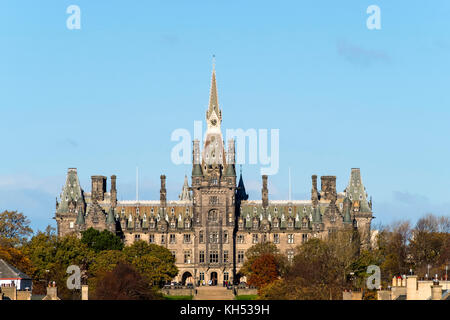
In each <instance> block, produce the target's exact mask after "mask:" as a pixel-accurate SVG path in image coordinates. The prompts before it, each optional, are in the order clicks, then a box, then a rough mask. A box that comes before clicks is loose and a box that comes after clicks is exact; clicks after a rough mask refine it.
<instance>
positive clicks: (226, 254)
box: [223, 250, 228, 263]
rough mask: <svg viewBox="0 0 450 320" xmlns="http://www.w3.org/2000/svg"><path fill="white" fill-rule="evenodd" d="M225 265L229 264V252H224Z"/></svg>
mask: <svg viewBox="0 0 450 320" xmlns="http://www.w3.org/2000/svg"><path fill="white" fill-rule="evenodd" d="M223 263H228V250H224V252H223Z"/></svg>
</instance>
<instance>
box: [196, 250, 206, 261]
mask: <svg viewBox="0 0 450 320" xmlns="http://www.w3.org/2000/svg"><path fill="white" fill-rule="evenodd" d="M198 258H199V259H198V261H199V263H205V251H200V254H199V257H198Z"/></svg>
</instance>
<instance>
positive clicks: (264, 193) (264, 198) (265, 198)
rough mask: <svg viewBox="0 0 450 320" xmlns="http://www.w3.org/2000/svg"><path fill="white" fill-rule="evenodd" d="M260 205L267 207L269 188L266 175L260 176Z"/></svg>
mask: <svg viewBox="0 0 450 320" xmlns="http://www.w3.org/2000/svg"><path fill="white" fill-rule="evenodd" d="M261 193H262V206H263V208H267V207H268V206H269V189H268V188H267V175H265V174H264V175H263V176H262V190H261Z"/></svg>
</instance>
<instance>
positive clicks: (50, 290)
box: [42, 281, 60, 300]
mask: <svg viewBox="0 0 450 320" xmlns="http://www.w3.org/2000/svg"><path fill="white" fill-rule="evenodd" d="M42 300H60V299H59V298H58V290H57V288H56V282H54V281H53V282H52V283H49V285H48V287H47V295H46V296H45V297H44V298H43V299H42Z"/></svg>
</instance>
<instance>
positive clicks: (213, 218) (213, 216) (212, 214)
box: [208, 210, 218, 221]
mask: <svg viewBox="0 0 450 320" xmlns="http://www.w3.org/2000/svg"><path fill="white" fill-rule="evenodd" d="M217 216H218V214H217V210H211V211H209V212H208V220H209V221H217Z"/></svg>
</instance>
